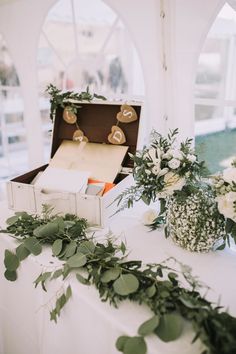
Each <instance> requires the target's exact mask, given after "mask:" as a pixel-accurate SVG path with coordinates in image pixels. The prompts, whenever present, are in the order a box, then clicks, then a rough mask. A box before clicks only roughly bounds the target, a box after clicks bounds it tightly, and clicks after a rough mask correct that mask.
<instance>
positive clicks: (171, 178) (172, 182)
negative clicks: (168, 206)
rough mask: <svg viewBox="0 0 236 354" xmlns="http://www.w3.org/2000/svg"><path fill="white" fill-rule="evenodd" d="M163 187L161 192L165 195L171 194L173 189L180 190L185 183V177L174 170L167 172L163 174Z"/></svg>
mask: <svg viewBox="0 0 236 354" xmlns="http://www.w3.org/2000/svg"><path fill="white" fill-rule="evenodd" d="M164 182H165V187H164V190H163V192H164V193H166V194H167V195H172V194H173V193H174V191H177V190H179V191H180V190H181V189H182V188H183V186H184V185H185V183H186V180H185V178H183V177H180V176H179V175H178V174H176V173H174V172H171V171H170V172H168V173H167V174H166V175H165V176H164Z"/></svg>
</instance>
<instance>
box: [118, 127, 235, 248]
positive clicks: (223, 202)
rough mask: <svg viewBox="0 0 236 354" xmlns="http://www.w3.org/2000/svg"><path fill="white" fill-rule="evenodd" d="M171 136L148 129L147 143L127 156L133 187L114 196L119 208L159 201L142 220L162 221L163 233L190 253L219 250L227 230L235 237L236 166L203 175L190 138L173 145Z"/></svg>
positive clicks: (154, 224) (158, 223) (157, 224)
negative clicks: (130, 160)
mask: <svg viewBox="0 0 236 354" xmlns="http://www.w3.org/2000/svg"><path fill="white" fill-rule="evenodd" d="M177 135H178V130H177V129H175V130H173V131H170V133H169V134H168V135H167V137H163V136H162V135H160V134H158V133H157V132H153V133H152V137H151V144H150V146H148V147H144V149H143V150H142V151H138V152H137V153H136V154H135V155H131V158H132V159H133V161H134V170H133V176H134V180H135V185H134V186H132V187H130V188H128V189H126V190H125V191H124V193H122V194H121V195H120V197H119V201H118V204H119V205H120V209H119V210H121V209H124V208H126V207H131V206H133V203H134V202H135V201H138V200H140V199H142V200H143V201H144V202H145V203H146V204H150V203H151V202H155V201H156V200H158V199H159V200H160V211H159V213H158V215H157V214H156V213H155V211H154V210H151V211H150V213H146V214H145V216H144V219H145V220H146V222H145V221H144V223H145V224H148V225H149V226H150V227H151V228H152V229H155V228H157V227H160V226H161V225H163V226H164V229H165V235H166V236H171V237H172V239H173V240H174V241H175V242H176V243H177V244H178V245H180V246H181V247H184V248H186V249H187V250H190V251H196V252H207V251H209V250H211V249H214V248H224V246H225V243H226V240H229V234H231V235H232V234H233V232H235V235H236V224H235V222H236V183H235V182H234V180H235V181H236V167H235V165H234V167H232V168H231V169H229V170H226V171H224V173H223V174H222V175H218V176H214V178H213V177H212V178H210V177H209V178H207V169H206V167H205V164H204V162H200V161H199V160H198V157H197V155H196V154H195V151H194V149H193V148H192V139H187V140H186V141H184V142H182V143H180V144H178V143H177V139H176V138H177Z"/></svg>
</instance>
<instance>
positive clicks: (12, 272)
mask: <svg viewBox="0 0 236 354" xmlns="http://www.w3.org/2000/svg"><path fill="white" fill-rule="evenodd" d="M4 276H5V278H6V279H7V280H9V281H15V280H16V279H17V273H16V271H15V270H8V269H7V270H6V271H5V273H4Z"/></svg>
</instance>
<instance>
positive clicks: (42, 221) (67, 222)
mask: <svg viewBox="0 0 236 354" xmlns="http://www.w3.org/2000/svg"><path fill="white" fill-rule="evenodd" d="M50 212H51V209H50V208H48V207H45V208H44V213H43V214H42V216H41V217H39V216H32V215H29V214H28V213H26V212H23V213H16V214H15V215H14V216H13V217H11V218H9V219H8V220H7V224H8V226H7V228H6V229H5V230H1V232H3V233H7V234H10V235H11V236H12V237H14V238H16V239H17V240H18V241H19V246H18V247H17V248H16V250H15V251H14V252H13V251H10V250H6V251H5V259H4V264H5V267H6V271H5V277H6V278H7V279H8V280H11V281H14V280H16V278H17V269H18V267H19V265H20V262H22V261H23V260H24V259H25V258H26V257H27V256H28V255H29V254H33V255H34V256H37V255H39V254H40V253H41V252H42V246H43V245H44V244H47V245H51V248H52V254H53V255H54V256H55V257H57V258H58V259H59V260H61V261H62V262H63V263H62V266H59V267H58V268H57V269H56V270H54V271H47V272H43V273H41V274H39V276H38V277H37V279H36V280H35V281H34V284H35V286H38V285H39V284H40V285H41V286H42V288H43V290H44V291H47V289H46V286H47V283H48V282H49V281H53V280H54V279H56V278H59V277H61V278H62V279H63V280H65V279H67V280H68V276H69V275H70V276H75V277H76V278H77V280H78V281H79V282H80V283H82V284H84V285H87V286H88V285H94V286H95V287H96V289H97V290H98V292H99V295H100V298H101V300H102V301H108V302H109V303H110V304H111V305H113V306H115V307H119V304H120V303H121V302H122V301H124V300H130V301H134V302H137V303H138V304H143V305H145V306H147V307H148V308H149V309H150V310H151V311H152V313H153V316H152V317H151V318H150V319H148V320H147V321H145V322H144V323H142V324H141V325H140V327H139V328H138V329H137V335H136V336H134V337H130V336H125V335H124V336H121V337H119V338H118V339H117V341H116V347H117V349H118V350H119V351H121V352H123V353H124V354H137V353H139V354H145V353H146V352H147V344H146V340H145V337H146V336H148V335H150V334H155V335H157V336H158V337H159V338H160V339H161V340H162V341H164V342H169V341H173V340H175V339H177V338H178V337H180V336H181V333H182V330H183V326H184V323H183V320H184V319H185V320H188V321H190V322H191V323H192V326H193V330H194V331H195V336H194V338H193V342H194V341H196V340H197V339H198V338H199V339H200V340H201V341H202V342H203V344H204V346H205V349H204V351H203V352H202V354H219V353H221V354H233V353H235V352H236V337H235V333H236V319H235V318H234V317H232V316H230V315H229V314H228V313H227V312H225V311H224V310H223V309H222V308H220V307H217V306H215V305H214V304H213V303H211V302H209V301H208V300H206V299H205V298H204V297H202V296H201V295H200V292H199V291H200V288H201V287H203V285H202V284H201V283H200V282H199V281H198V280H197V279H196V278H194V277H193V276H192V275H191V269H190V268H189V267H187V266H184V265H182V264H181V263H178V262H177V265H178V266H179V268H180V271H176V270H173V269H172V268H171V267H169V266H168V264H169V263H168V262H164V263H161V264H146V265H145V264H143V263H142V261H140V260H127V248H126V245H125V244H124V243H123V242H121V243H120V244H117V242H116V241H115V240H114V237H113V235H109V236H108V237H107V240H106V242H104V243H100V242H96V239H95V238H94V235H93V234H89V233H88V232H87V231H88V225H87V222H86V220H85V219H80V218H78V217H76V216H74V215H69V214H67V215H65V216H63V217H61V216H58V215H55V216H51V214H50ZM182 277H184V279H185V281H186V282H187V284H188V286H187V287H184V286H183V285H182V281H181V278H182ZM71 295H72V290H71V287H70V285H69V286H67V288H66V289H65V290H64V291H63V292H62V293H61V294H60V296H58V298H57V300H56V303H55V306H54V307H53V308H52V310H51V312H50V318H51V320H53V321H55V322H57V320H58V317H59V316H60V313H61V310H62V309H63V307H64V306H65V304H66V303H67V301H68V300H69V299H70V297H71Z"/></svg>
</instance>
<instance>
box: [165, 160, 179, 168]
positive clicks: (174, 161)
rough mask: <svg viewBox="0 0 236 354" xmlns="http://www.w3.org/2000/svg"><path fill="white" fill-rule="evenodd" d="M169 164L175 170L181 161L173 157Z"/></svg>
mask: <svg viewBox="0 0 236 354" xmlns="http://www.w3.org/2000/svg"><path fill="white" fill-rule="evenodd" d="M168 166H169V167H170V168H172V169H173V170H175V169H176V168H178V167H179V166H180V161H179V160H177V159H171V160H170V161H169V162H168Z"/></svg>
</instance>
